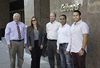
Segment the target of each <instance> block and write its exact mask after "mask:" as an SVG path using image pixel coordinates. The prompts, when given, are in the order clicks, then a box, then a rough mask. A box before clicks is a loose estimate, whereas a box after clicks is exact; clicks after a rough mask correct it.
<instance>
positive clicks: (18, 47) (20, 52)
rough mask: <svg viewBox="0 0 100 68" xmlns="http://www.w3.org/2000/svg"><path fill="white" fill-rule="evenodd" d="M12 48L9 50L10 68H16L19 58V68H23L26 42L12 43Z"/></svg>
mask: <svg viewBox="0 0 100 68" xmlns="http://www.w3.org/2000/svg"><path fill="white" fill-rule="evenodd" d="M11 46H12V48H11V49H9V56H10V68H15V67H16V65H15V64H16V56H17V68H22V64H23V60H24V41H23V40H22V41H11Z"/></svg>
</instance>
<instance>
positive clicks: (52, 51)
mask: <svg viewBox="0 0 100 68" xmlns="http://www.w3.org/2000/svg"><path fill="white" fill-rule="evenodd" d="M56 43H57V41H56V40H48V41H47V50H48V59H49V64H50V68H55V57H56V61H57V68H61V64H60V55H59V54H58V53H57V45H56Z"/></svg>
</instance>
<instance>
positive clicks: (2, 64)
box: [0, 39, 50, 68]
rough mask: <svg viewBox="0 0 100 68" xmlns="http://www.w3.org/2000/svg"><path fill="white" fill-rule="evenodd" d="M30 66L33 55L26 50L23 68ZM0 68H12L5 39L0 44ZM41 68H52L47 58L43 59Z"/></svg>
mask: <svg viewBox="0 0 100 68" xmlns="http://www.w3.org/2000/svg"><path fill="white" fill-rule="evenodd" d="M30 64H31V55H30V54H29V53H28V50H27V49H25V50H24V63H23V68H30ZM0 68H10V60H9V52H8V47H7V45H6V42H5V40H4V39H3V40H2V42H0ZM16 68H17V67H16ZM40 68H50V67H49V63H48V59H47V57H45V58H44V57H41V62H40Z"/></svg>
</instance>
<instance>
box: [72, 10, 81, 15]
mask: <svg viewBox="0 0 100 68" xmlns="http://www.w3.org/2000/svg"><path fill="white" fill-rule="evenodd" d="M74 12H77V13H78V14H79V15H81V12H80V11H79V10H74V11H73V13H74Z"/></svg>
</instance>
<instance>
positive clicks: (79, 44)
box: [71, 10, 89, 68]
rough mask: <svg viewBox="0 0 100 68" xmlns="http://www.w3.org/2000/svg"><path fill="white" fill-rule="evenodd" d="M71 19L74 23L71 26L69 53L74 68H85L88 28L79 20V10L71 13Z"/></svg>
mask: <svg viewBox="0 0 100 68" xmlns="http://www.w3.org/2000/svg"><path fill="white" fill-rule="evenodd" d="M73 19H74V21H75V22H74V23H73V24H72V26H71V36H72V38H71V40H72V41H71V53H72V58H73V63H74V68H86V67H85V57H86V51H87V49H86V48H87V39H88V34H89V27H88V25H87V24H86V23H85V22H83V21H82V20H81V12H80V11H79V10H75V11H74V12H73Z"/></svg>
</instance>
